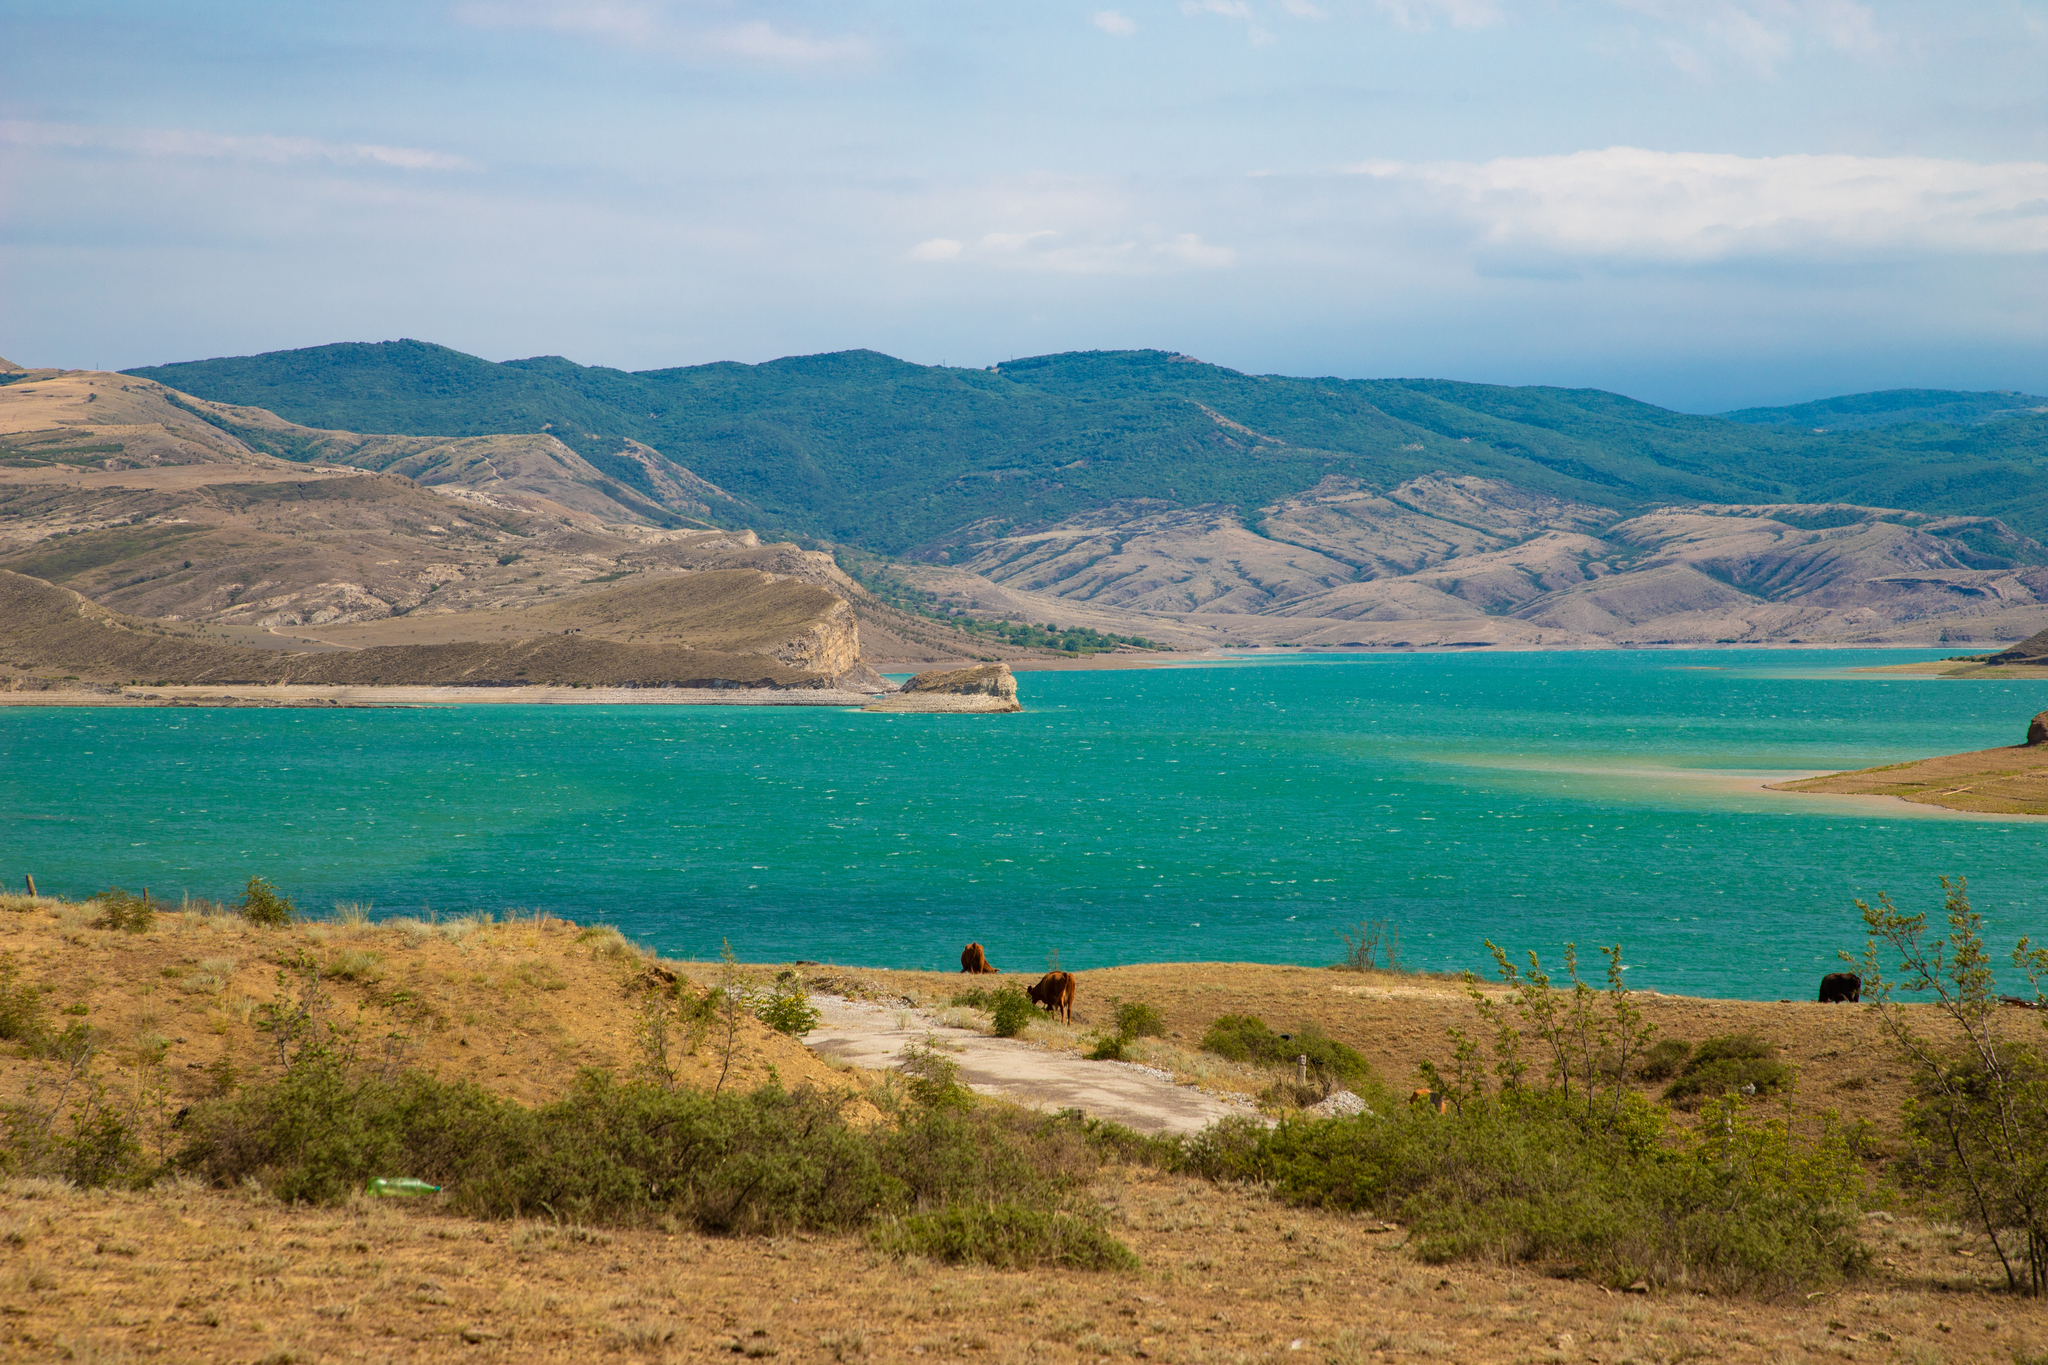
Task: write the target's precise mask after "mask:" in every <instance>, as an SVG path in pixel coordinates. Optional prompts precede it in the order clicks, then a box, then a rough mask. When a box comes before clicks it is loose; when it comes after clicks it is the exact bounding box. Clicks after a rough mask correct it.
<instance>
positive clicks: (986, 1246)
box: [874, 1204, 1138, 1270]
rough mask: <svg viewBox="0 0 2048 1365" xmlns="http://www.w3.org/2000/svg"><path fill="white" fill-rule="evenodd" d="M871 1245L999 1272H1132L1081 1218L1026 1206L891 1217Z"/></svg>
mask: <svg viewBox="0 0 2048 1365" xmlns="http://www.w3.org/2000/svg"><path fill="white" fill-rule="evenodd" d="M874 1240H875V1244H876V1245H877V1246H879V1247H880V1248H881V1249H882V1250H884V1251H886V1252H888V1253H889V1254H891V1255H894V1256H928V1257H930V1258H931V1259H933V1260H935V1261H953V1262H963V1261H964V1262H974V1263H977V1264H981V1265H991V1266H996V1267H999V1268H1001V1269H1004V1270H1024V1269H1028V1268H1030V1267H1033V1266H1042V1265H1052V1266H1063V1267H1065V1268H1067V1269H1069V1270H1136V1269H1137V1268H1138V1258H1137V1257H1136V1256H1135V1255H1133V1254H1132V1253H1131V1250H1130V1248H1129V1247H1126V1246H1125V1245H1124V1244H1123V1243H1121V1242H1119V1241H1117V1240H1116V1239H1115V1238H1114V1237H1111V1236H1110V1235H1109V1234H1108V1233H1107V1232H1104V1231H1103V1230H1102V1228H1101V1227H1100V1226H1098V1225H1097V1224H1095V1223H1092V1222H1090V1221H1088V1220H1087V1219H1085V1218H1078V1217H1075V1216H1074V1215H1073V1214H1070V1213H1062V1212H1059V1211H1058V1210H1054V1209H1042V1208H1034V1207H1032V1206H1030V1205H1028V1204H985V1205H974V1204H955V1205H953V1206H951V1207H950V1208H944V1209H940V1210H939V1211H938V1212H936V1213H916V1214H910V1215H909V1216H907V1217H902V1218H896V1219H892V1220H891V1221H889V1222H887V1223H885V1224H883V1225H882V1226H881V1227H879V1228H877V1229H876V1230H875V1233H874Z"/></svg>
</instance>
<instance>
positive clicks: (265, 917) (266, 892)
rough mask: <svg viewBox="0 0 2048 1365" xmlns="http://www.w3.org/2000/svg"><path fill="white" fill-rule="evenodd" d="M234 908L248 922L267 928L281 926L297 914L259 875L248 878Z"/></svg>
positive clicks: (289, 921)
mask: <svg viewBox="0 0 2048 1365" xmlns="http://www.w3.org/2000/svg"><path fill="white" fill-rule="evenodd" d="M236 909H237V910H238V911H239V912H240V913H241V916H242V918H243V919H245V920H247V921H249V923H251V924H259V925H262V926H263V927H265V928H267V929H277V928H282V927H283V926H285V925H287V924H290V923H291V922H292V920H293V919H295V918H296V917H297V915H298V912H297V911H296V910H295V909H293V907H292V903H291V902H290V901H288V900H286V899H285V898H284V897H283V896H282V895H280V894H279V893H278V889H277V888H276V887H274V886H272V885H271V884H270V883H269V882H267V881H265V880H264V879H263V878H261V877H251V878H249V884H248V885H247V886H246V887H244V888H243V889H242V899H241V901H240V902H239V903H238V904H237V905H236Z"/></svg>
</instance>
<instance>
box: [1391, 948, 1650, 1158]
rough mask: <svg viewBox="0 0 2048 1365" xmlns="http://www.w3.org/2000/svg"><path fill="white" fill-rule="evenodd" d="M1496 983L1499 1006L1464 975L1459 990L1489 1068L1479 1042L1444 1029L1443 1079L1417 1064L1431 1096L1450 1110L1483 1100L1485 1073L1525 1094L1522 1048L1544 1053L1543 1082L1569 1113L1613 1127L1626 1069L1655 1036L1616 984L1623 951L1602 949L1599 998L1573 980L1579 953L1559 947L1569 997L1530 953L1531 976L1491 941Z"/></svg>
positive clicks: (1525, 1068) (1430, 1066) (1619, 982)
mask: <svg viewBox="0 0 2048 1365" xmlns="http://www.w3.org/2000/svg"><path fill="white" fill-rule="evenodd" d="M1486 947H1487V950H1488V951H1489V952H1491V953H1492V954H1493V962H1494V967H1495V970H1496V971H1498V973H1499V975H1500V980H1501V984H1502V985H1504V986H1506V987H1507V988H1508V995H1507V998H1506V999H1505V1000H1497V999H1495V998H1493V997H1492V996H1489V995H1488V994H1486V992H1484V991H1482V990H1480V989H1479V984H1478V980H1477V979H1476V978H1475V977H1473V976H1472V975H1471V974H1470V973H1469V972H1468V973H1467V974H1466V977H1465V991H1466V993H1467V994H1468V995H1469V996H1470V997H1471V999H1472V1006H1473V1009H1474V1010H1475V1011H1477V1013H1478V1015H1479V1018H1480V1021H1481V1022H1482V1023H1483V1024H1485V1025H1486V1027H1487V1029H1488V1030H1489V1031H1490V1032H1491V1034H1492V1035H1493V1036H1492V1039H1491V1044H1492V1051H1493V1063H1492V1066H1491V1067H1489V1066H1488V1065H1487V1063H1486V1060H1485V1058H1484V1056H1483V1054H1482V1050H1481V1047H1480V1043H1479V1040H1478V1039H1476V1038H1473V1037H1471V1036H1470V1035H1468V1034H1466V1033H1465V1032H1464V1031H1463V1030H1462V1029H1457V1028H1453V1029H1451V1030H1450V1040H1451V1044H1452V1062H1451V1068H1450V1074H1449V1075H1448V1076H1446V1075H1445V1074H1443V1073H1442V1072H1441V1071H1440V1070H1439V1069H1438V1068H1437V1067H1436V1066H1435V1065H1434V1064H1433V1063H1430V1062H1424V1063H1423V1065H1422V1073H1423V1078H1424V1079H1425V1080H1426V1081H1428V1082H1429V1086H1430V1088H1431V1089H1432V1090H1435V1091H1438V1092H1440V1093H1442V1094H1444V1095H1446V1096H1448V1097H1449V1098H1450V1099H1451V1101H1452V1102H1453V1103H1463V1102H1464V1101H1465V1100H1467V1099H1478V1098H1481V1097H1483V1096H1484V1095H1485V1093H1486V1072H1487V1071H1488V1070H1491V1071H1492V1072H1493V1076H1494V1083H1495V1084H1496V1085H1497V1086H1498V1087H1499V1088H1500V1089H1501V1090H1504V1091H1515V1090H1522V1089H1525V1088H1527V1087H1528V1084H1529V1082H1528V1077H1529V1063H1528V1061H1527V1060H1525V1059H1524V1058H1523V1056H1522V1046H1523V1044H1524V1042H1525V1041H1528V1040H1533V1041H1534V1043H1535V1045H1536V1046H1537V1047H1539V1048H1542V1049H1543V1050H1544V1051H1547V1052H1548V1053H1549V1054H1550V1071H1549V1075H1548V1077H1547V1078H1546V1079H1547V1080H1548V1082H1549V1085H1550V1088H1551V1089H1553V1090H1555V1091H1556V1092H1557V1093H1558V1094H1559V1095H1560V1096H1561V1097H1562V1098H1563V1099H1564V1100H1565V1102H1566V1103H1567V1105H1568V1106H1569V1107H1571V1108H1572V1109H1575V1110H1577V1111H1579V1113H1580V1115H1581V1117H1582V1118H1583V1119H1585V1120H1588V1121H1596V1120H1597V1121H1604V1122H1613V1121H1618V1120H1619V1119H1620V1118H1621V1117H1622V1111H1623V1108H1624V1105H1625V1104H1626V1102H1627V1096H1628V1087H1627V1084H1626V1080H1627V1076H1628V1071H1629V1066H1630V1063H1631V1062H1632V1061H1634V1060H1635V1059H1636V1058H1638V1057H1640V1056H1642V1055H1643V1053H1644V1051H1645V1050H1646V1049H1647V1048H1648V1047H1649V1045H1650V1040H1651V1039H1652V1038H1654V1037H1655V1036H1656V1032H1657V1028H1656V1025H1654V1024H1652V1023H1650V1022H1649V1021H1648V1020H1646V1019H1644V1018H1643V1012H1642V1009H1641V1007H1640V1006H1638V1005H1637V1004H1636V1003H1635V1000H1634V999H1633V998H1632V996H1631V993H1630V991H1629V989H1628V987H1627V985H1626V984H1624V982H1623V980H1622V965H1621V945H1620V944H1618V943H1617V944H1615V945H1613V946H1612V947H1607V948H1602V949H1601V950H1600V952H1601V955H1602V956H1603V957H1605V958H1606V959H1607V989H1606V990H1605V991H1604V992H1603V991H1600V990H1598V989H1596V988H1595V987H1593V986H1591V985H1589V984H1587V983H1586V982H1585V981H1584V980H1582V979H1581V978H1580V976H1579V954H1578V948H1577V946H1576V945H1574V944H1570V943H1567V944H1566V945H1565V946H1564V970H1565V976H1566V977H1567V979H1569V980H1570V982H1571V989H1570V990H1569V991H1564V990H1559V989H1557V988H1555V987H1553V986H1552V985H1551V979H1550V975H1549V974H1548V973H1547V972H1545V971H1544V970H1543V964H1542V962H1541V961H1540V960H1539V959H1538V958H1537V956H1536V954H1535V953H1533V952H1532V953H1530V954H1529V970H1528V971H1527V972H1524V971H1522V970H1521V969H1520V968H1518V967H1516V966H1515V964H1514V962H1513V961H1512V960H1511V959H1510V958H1509V957H1508V955H1507V951H1506V950H1505V949H1503V948H1501V947H1500V946H1498V945H1497V944H1495V943H1494V942H1492V941H1491V940H1488V941H1487V944H1486Z"/></svg>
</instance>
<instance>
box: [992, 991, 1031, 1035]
mask: <svg viewBox="0 0 2048 1365" xmlns="http://www.w3.org/2000/svg"><path fill="white" fill-rule="evenodd" d="M988 1012H989V1015H990V1017H991V1018H992V1019H993V1020H994V1023H995V1035H996V1037H998V1038H1015V1037H1016V1036H1017V1035H1018V1034H1020V1033H1022V1032H1023V1031H1024V1026H1025V1025H1026V1024H1029V1023H1030V1022H1031V1020H1032V1018H1033V1016H1035V1015H1036V1014H1037V1013H1038V1010H1037V1008H1036V1007H1035V1006H1034V1005H1032V1003H1031V997H1030V996H1028V995H1026V994H1024V992H1023V991H1022V990H1020V989H1018V988H1017V987H1015V986H1005V987H1003V988H1002V989H1001V990H999V991H997V992H995V993H994V994H993V995H991V996H990V997H989V1003H988Z"/></svg>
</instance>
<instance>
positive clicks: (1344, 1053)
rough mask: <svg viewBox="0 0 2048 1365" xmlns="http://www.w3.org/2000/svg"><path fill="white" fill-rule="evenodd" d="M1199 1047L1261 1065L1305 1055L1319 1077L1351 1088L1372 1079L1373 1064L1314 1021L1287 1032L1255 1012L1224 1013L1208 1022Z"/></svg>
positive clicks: (1275, 1063)
mask: <svg viewBox="0 0 2048 1365" xmlns="http://www.w3.org/2000/svg"><path fill="white" fill-rule="evenodd" d="M1202 1048H1203V1050H1204V1051H1207V1052H1213V1053H1215V1054H1217V1055H1218V1056H1220V1057H1226V1058H1228V1059H1230V1060H1231V1061H1233V1062H1254V1063H1258V1064H1260V1065H1264V1066H1280V1065H1289V1064H1292V1063H1293V1062H1294V1060H1295V1058H1297V1057H1302V1056H1306V1057H1307V1058H1308V1064H1309V1066H1310V1067H1312V1068H1313V1069H1314V1071H1315V1073H1316V1074H1317V1075H1318V1076H1325V1077H1328V1078H1330V1079H1331V1080H1333V1081H1336V1082H1338V1083H1341V1084H1343V1085H1346V1086H1350V1087H1352V1088H1354V1089H1355V1088H1357V1087H1358V1086H1360V1085H1363V1084H1365V1083H1367V1082H1368V1081H1370V1080H1371V1079H1372V1066H1371V1064H1370V1063H1368V1062H1367V1061H1366V1060H1365V1058H1364V1057H1362V1056H1361V1055H1359V1053H1358V1052H1357V1051H1355V1050H1354V1049H1352V1048H1349V1047H1346V1046H1345V1045H1344V1044H1342V1043H1340V1042H1337V1041H1336V1040H1334V1039H1332V1038H1329V1037H1326V1036H1325V1035H1324V1034H1323V1032H1322V1031H1321V1030H1320V1029H1318V1028H1316V1027H1315V1026H1314V1025H1313V1024H1304V1025H1302V1026H1301V1027H1300V1028H1298V1029H1297V1030H1295V1032H1294V1033H1293V1034H1292V1035H1288V1034H1280V1033H1275V1032H1273V1030H1272V1029H1270V1028H1268V1027H1266V1021H1265V1020H1263V1019H1261V1018H1259V1017H1258V1016H1257V1015H1255V1014H1226V1015H1224V1016H1223V1017H1222V1018H1220V1019H1218V1020H1217V1021H1216V1022H1215V1023H1213V1024H1211V1025H1209V1031H1208V1032H1207V1033H1204V1034H1203V1035H1202Z"/></svg>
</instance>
